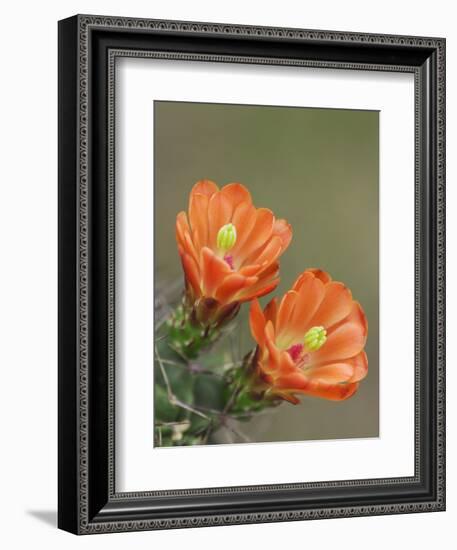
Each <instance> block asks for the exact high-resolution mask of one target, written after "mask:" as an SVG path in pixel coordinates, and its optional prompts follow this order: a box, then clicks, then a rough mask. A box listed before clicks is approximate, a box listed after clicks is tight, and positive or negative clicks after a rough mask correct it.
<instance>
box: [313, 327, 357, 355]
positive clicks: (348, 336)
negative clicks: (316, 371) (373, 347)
mask: <svg viewBox="0 0 457 550" xmlns="http://www.w3.org/2000/svg"><path fill="white" fill-rule="evenodd" d="M365 342H366V331H365V330H364V326H363V325H362V324H361V323H358V322H355V321H350V322H345V323H343V324H342V325H340V326H339V327H338V328H337V329H335V330H334V331H332V332H330V333H329V335H328V337H327V341H326V342H325V344H324V345H323V346H322V347H321V348H320V349H319V350H318V351H315V352H313V353H312V354H311V361H312V363H313V364H315V365H317V364H320V363H328V362H330V361H338V362H339V361H341V360H342V359H348V358H350V357H354V356H355V355H357V354H358V353H360V352H361V351H362V350H363V347H364V346H365Z"/></svg>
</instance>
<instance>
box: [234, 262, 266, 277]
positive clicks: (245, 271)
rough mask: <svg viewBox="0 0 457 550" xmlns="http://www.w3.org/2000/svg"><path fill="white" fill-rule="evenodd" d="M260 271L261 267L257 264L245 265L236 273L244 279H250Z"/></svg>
mask: <svg viewBox="0 0 457 550" xmlns="http://www.w3.org/2000/svg"><path fill="white" fill-rule="evenodd" d="M261 269H262V266H261V265H258V264H252V265H246V266H244V267H242V268H241V269H239V270H238V273H239V274H240V275H244V276H245V277H252V275H257V273H259V271H260V270H261Z"/></svg>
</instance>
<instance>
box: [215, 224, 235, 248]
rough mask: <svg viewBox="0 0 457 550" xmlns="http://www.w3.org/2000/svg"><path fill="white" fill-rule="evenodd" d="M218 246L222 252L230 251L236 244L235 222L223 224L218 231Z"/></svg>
mask: <svg viewBox="0 0 457 550" xmlns="http://www.w3.org/2000/svg"><path fill="white" fill-rule="evenodd" d="M216 244H217V248H218V249H219V250H220V251H221V252H224V253H225V252H228V251H229V250H231V249H232V248H233V247H234V246H235V244H236V227H235V226H234V225H233V223H227V224H226V225H223V226H222V227H221V228H220V229H219V231H218V233H217V239H216Z"/></svg>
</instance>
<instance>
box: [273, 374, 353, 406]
mask: <svg viewBox="0 0 457 550" xmlns="http://www.w3.org/2000/svg"><path fill="white" fill-rule="evenodd" d="M358 386H359V384H358V383H357V382H356V383H354V384H327V383H325V382H321V381H318V380H310V379H309V378H307V377H306V376H304V375H303V374H302V373H300V372H294V373H290V374H286V375H285V376H281V377H279V378H278V379H277V380H276V387H277V388H278V390H288V391H289V392H290V391H294V392H299V393H304V394H306V395H312V396H314V397H321V398H322V399H328V400H330V401H341V400H343V399H348V398H349V397H351V396H352V395H354V393H355V392H356V391H357V388H358Z"/></svg>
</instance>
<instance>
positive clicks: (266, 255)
mask: <svg viewBox="0 0 457 550" xmlns="http://www.w3.org/2000/svg"><path fill="white" fill-rule="evenodd" d="M281 252H282V241H281V238H280V237H272V238H271V239H270V240H269V241H268V242H267V244H266V245H265V246H264V247H263V249H262V251H261V252H260V253H259V254H258V255H257V257H255V263H256V264H261V265H265V266H266V265H269V264H271V263H273V262H275V261H276V260H277V259H278V257H279V255H280V254H281ZM256 254H257V253H256V252H254V255H256ZM253 259H254V258H253ZM246 262H247V263H250V258H248V259H247V260H246Z"/></svg>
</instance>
